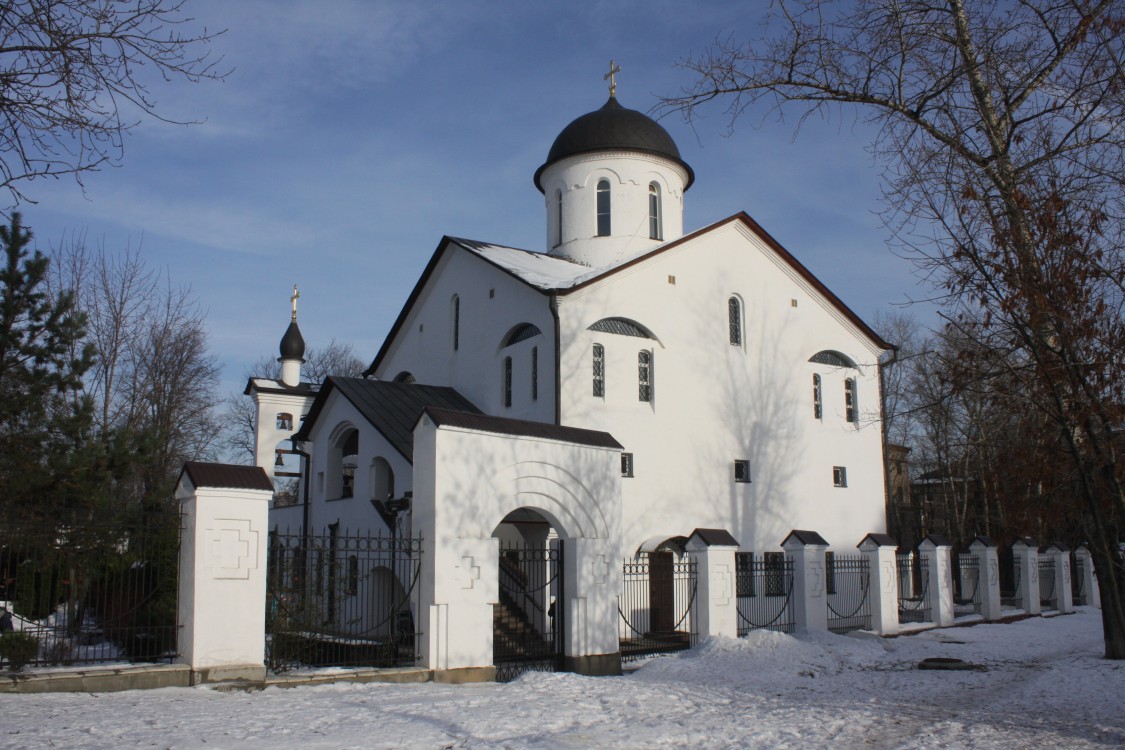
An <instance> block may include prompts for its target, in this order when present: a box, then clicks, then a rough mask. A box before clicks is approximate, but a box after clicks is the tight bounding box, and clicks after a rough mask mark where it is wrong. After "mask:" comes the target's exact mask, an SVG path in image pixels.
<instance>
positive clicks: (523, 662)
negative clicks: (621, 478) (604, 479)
mask: <svg viewBox="0 0 1125 750" xmlns="http://www.w3.org/2000/svg"><path fill="white" fill-rule="evenodd" d="M562 545H563V543H562V541H555V542H552V543H549V544H547V545H545V546H538V547H533V546H528V545H526V544H520V543H512V542H504V541H501V542H500V566H499V567H500V587H499V598H500V601H499V602H498V603H497V604H494V605H493V609H492V633H493V635H492V661H493V663H494V664H495V665H496V681H497V682H511V681H512V680H514V679H515V678H517V677H519V676H520V675H521V674H523V673H524V672H554V671H557V670H558V669H560V668H561V667H562V659H563V627H562V616H563V606H562V600H563V597H562V592H563V576H562V569H563V564H562V563H563V558H562V555H563V550H562Z"/></svg>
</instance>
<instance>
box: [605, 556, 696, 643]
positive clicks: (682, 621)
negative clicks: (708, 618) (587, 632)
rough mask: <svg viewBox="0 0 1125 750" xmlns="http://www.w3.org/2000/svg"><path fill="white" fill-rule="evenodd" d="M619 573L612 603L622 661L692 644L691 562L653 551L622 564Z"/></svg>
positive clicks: (693, 593)
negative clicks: (617, 596)
mask: <svg viewBox="0 0 1125 750" xmlns="http://www.w3.org/2000/svg"><path fill="white" fill-rule="evenodd" d="M622 572H623V576H622V593H621V597H620V599H619V601H618V616H619V617H620V622H621V626H620V629H619V638H620V640H621V654H622V660H623V661H632V660H634V659H638V658H641V657H643V656H648V655H652V654H658V653H667V652H670V651H678V650H681V649H685V648H689V647H691V646H692V645H694V643H695V640H696V637H697V633H696V632H695V620H694V617H692V612H693V610H694V607H695V597H696V595H697V592H698V570H697V566H696V562H695V560H692V559H682V560H676V559H675V558H674V556H673V554H672V553H667V552H657V553H653V554H651V555H644V556H642V557H640V558H638V559H627V560H625V561H623V565H622Z"/></svg>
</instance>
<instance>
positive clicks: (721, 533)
mask: <svg viewBox="0 0 1125 750" xmlns="http://www.w3.org/2000/svg"><path fill="white" fill-rule="evenodd" d="M692 537H697V538H698V539H699V541H701V542H703V543H704V544H706V545H707V546H708V547H737V546H738V540H736V539H735V538H734V537H733V536H731V533H730V532H729V531H727V530H726V529H696V530H695V531H693V532H691V535H690V536H688V541H691V538H692Z"/></svg>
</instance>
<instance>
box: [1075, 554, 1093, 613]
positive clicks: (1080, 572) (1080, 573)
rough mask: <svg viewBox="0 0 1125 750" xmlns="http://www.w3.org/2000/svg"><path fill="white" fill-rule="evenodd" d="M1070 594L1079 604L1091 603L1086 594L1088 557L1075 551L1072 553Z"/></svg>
mask: <svg viewBox="0 0 1125 750" xmlns="http://www.w3.org/2000/svg"><path fill="white" fill-rule="evenodd" d="M1070 595H1071V598H1072V600H1073V601H1074V603H1075V604H1076V605H1078V606H1085V605H1087V604H1089V603H1090V602H1089V597H1088V595H1087V594H1086V558H1085V557H1079V556H1078V555H1075V554H1074V553H1073V552H1072V553H1071V555H1070Z"/></svg>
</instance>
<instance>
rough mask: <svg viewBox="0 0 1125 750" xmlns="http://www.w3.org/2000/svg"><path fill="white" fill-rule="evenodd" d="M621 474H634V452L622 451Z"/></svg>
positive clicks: (626, 475) (628, 475) (629, 475)
mask: <svg viewBox="0 0 1125 750" xmlns="http://www.w3.org/2000/svg"><path fill="white" fill-rule="evenodd" d="M621 476H623V477H631V476H633V454H632V453H622V454H621Z"/></svg>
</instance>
